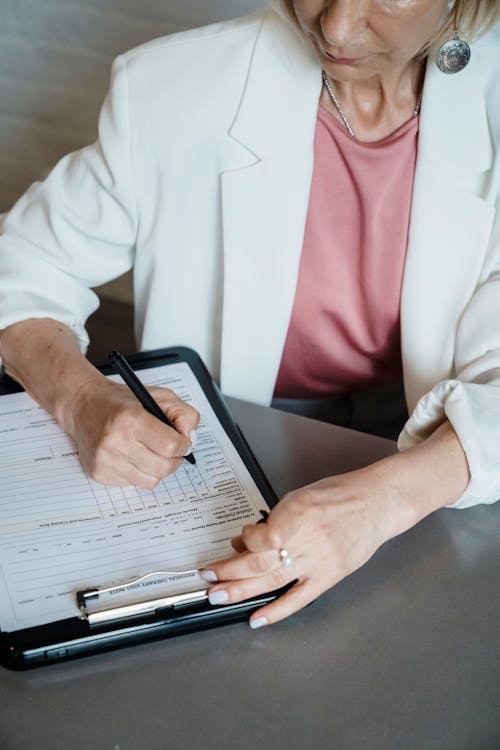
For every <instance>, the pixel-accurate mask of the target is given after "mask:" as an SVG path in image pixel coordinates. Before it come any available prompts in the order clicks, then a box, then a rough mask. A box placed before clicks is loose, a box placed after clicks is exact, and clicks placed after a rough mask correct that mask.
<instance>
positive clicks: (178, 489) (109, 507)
mask: <svg viewBox="0 0 500 750" xmlns="http://www.w3.org/2000/svg"><path fill="white" fill-rule="evenodd" d="M137 374H138V376H139V377H140V378H141V380H142V381H143V382H144V383H145V384H146V385H155V386H165V387H168V388H171V389H172V390H173V391H175V392H176V393H177V395H178V396H180V397H181V398H182V399H184V400H185V401H187V402H188V403H190V404H192V405H193V406H194V407H195V408H196V409H197V410H198V411H199V412H200V414H201V420H200V425H199V428H198V430H197V443H198V444H197V448H196V451H195V456H196V466H192V465H191V464H189V463H188V462H186V461H184V463H183V466H182V467H181V468H180V469H179V470H178V471H177V472H176V473H175V474H173V475H171V476H169V477H167V478H166V479H164V480H162V481H161V482H160V483H159V485H158V486H157V487H156V489H155V490H153V491H149V490H142V489H139V488H137V487H111V486H107V485H101V484H98V483H97V482H94V481H93V480H92V479H90V478H89V477H88V476H87V475H86V474H85V472H84V471H83V469H82V467H81V465H80V462H79V458H78V453H77V450H76V447H75V445H74V443H73V442H72V440H71V439H70V438H69V437H68V436H67V435H66V434H65V433H63V432H62V431H61V430H60V429H59V427H58V426H57V424H56V423H55V421H54V419H52V417H50V415H49V414H47V412H45V411H44V410H43V409H41V408H40V407H39V406H38V405H37V404H36V403H35V402H34V401H33V400H32V399H31V398H30V397H29V396H28V395H27V394H26V393H15V394H10V395H5V396H0V628H1V630H3V631H13V630H19V629H22V628H27V627H31V626H35V625H41V624H44V623H48V622H53V621H56V620H61V619H65V618H68V617H75V616H78V615H79V610H78V608H77V606H76V603H75V592H76V591H77V590H80V589H85V588H89V587H101V588H102V587H107V586H113V585H117V584H122V583H124V582H126V581H129V580H131V579H132V578H136V577H139V576H141V575H144V574H146V573H149V572H151V571H153V570H162V571H169V570H174V571H175V570H185V569H192V568H201V567H203V566H205V565H206V564H207V563H209V562H210V561H214V560H216V559H220V558H222V557H225V556H228V555H230V554H232V552H233V550H232V547H231V545H230V539H231V538H232V537H234V536H236V535H237V534H239V533H240V531H241V528H242V526H243V525H244V524H246V523H252V522H255V521H257V520H258V519H260V518H261V515H260V510H261V509H267V504H266V502H265V500H264V499H263V497H262V495H261V493H260V491H259V490H258V488H257V486H256V485H255V483H254V481H253V479H252V478H251V476H250V474H249V472H248V470H247V468H246V467H245V465H244V464H243V462H242V460H241V458H240V457H239V455H238V453H237V451H236V449H235V448H234V446H233V445H232V443H231V441H230V440H229V438H228V437H227V435H226V433H225V431H224V430H223V428H222V427H221V425H220V423H219V420H218V419H217V416H216V415H215V413H214V411H213V409H212V407H211V405H210V404H209V402H208V400H207V398H206V396H205V394H204V393H203V390H202V388H201V386H200V385H199V383H198V381H197V380H196V378H195V376H194V375H193V373H192V371H191V369H190V367H189V365H187V364H186V363H178V364H171V365H163V366H160V367H154V368H151V369H146V370H139V371H137ZM110 377H111V378H112V379H114V380H120V379H119V378H118V376H110ZM180 585H182V590H185V589H186V580H185V579H183V578H181V580H180V581H175V580H174V581H170V580H168V579H162V580H161V581H159V582H157V583H154V584H153V585H151V582H149V581H148V582H147V583H145V584H144V587H143V588H144V590H145V591H146V592H147V594H148V596H155V595H156V593H157V592H156V590H154V591H153V590H152V589H155V588H156V587H162V588H161V591H162V592H163V591H167V592H169V591H170V590H172V591H178V590H179V586H180ZM204 585H205V584H204V583H203V581H202V580H201V578H199V576H197V575H196V576H192V577H191V578H190V580H189V587H190V588H192V589H193V588H203V587H204ZM138 588H139V589H141V586H139V587H138ZM138 593H139V598H140V597H141V595H142V593H141V591H139V592H138Z"/></svg>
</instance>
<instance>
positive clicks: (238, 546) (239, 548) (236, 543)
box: [231, 534, 246, 552]
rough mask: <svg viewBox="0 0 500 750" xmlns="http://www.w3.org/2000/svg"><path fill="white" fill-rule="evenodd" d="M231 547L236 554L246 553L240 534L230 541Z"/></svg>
mask: <svg viewBox="0 0 500 750" xmlns="http://www.w3.org/2000/svg"><path fill="white" fill-rule="evenodd" d="M231 547H232V548H233V549H234V550H236V552H245V551H246V547H245V543H244V541H243V539H242V537H241V534H240V536H235V537H234V539H231Z"/></svg>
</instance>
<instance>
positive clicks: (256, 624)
mask: <svg viewBox="0 0 500 750" xmlns="http://www.w3.org/2000/svg"><path fill="white" fill-rule="evenodd" d="M264 625H269V623H268V621H267V617H256V618H255V620H250V627H251V628H253V630H257V628H262V627H264Z"/></svg>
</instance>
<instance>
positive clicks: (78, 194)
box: [0, 58, 137, 351]
mask: <svg viewBox="0 0 500 750" xmlns="http://www.w3.org/2000/svg"><path fill="white" fill-rule="evenodd" d="M130 141H131V136H130V120H129V100H128V84H127V71H126V64H125V62H124V60H123V58H118V59H117V60H116V61H115V63H114V65H113V68H112V76H111V86H110V90H109V93H108V95H107V98H106V100H105V102H104V104H103V107H102V110H101V113H100V117H99V134H98V140H97V141H96V142H95V143H94V144H93V145H91V146H88V147H86V148H83V149H82V150H80V151H77V152H75V153H72V154H69V155H68V156H66V157H64V158H63V159H62V160H61V161H60V162H59V163H58V164H57V165H56V166H55V168H54V169H53V170H52V172H51V173H50V175H49V176H48V177H47V179H46V180H45V181H43V182H38V183H34V184H33V185H32V186H31V187H30V188H29V189H28V191H27V192H26V193H25V194H24V195H23V196H22V197H21V198H20V199H19V200H18V202H17V203H16V204H15V205H14V207H13V208H12V210H11V211H10V213H8V214H7V215H6V216H5V218H4V221H3V222H2V223H1V228H0V329H1V328H5V327H7V326H9V325H12V324H14V323H17V322H20V321H21V320H25V319H27V318H45V317H48V318H54V319H56V320H58V321H60V322H62V323H65V324H66V325H68V326H69V327H71V328H72V329H73V330H74V331H75V333H76V335H77V337H78V339H79V341H80V345H81V347H82V350H84V351H85V349H86V347H87V345H88V337H87V334H86V331H85V327H84V326H85V321H86V319H87V318H88V316H89V315H90V314H91V313H92V312H94V310H95V309H96V308H97V307H98V304H99V303H98V298H97V295H96V294H95V293H94V292H92V291H91V287H93V286H97V285H99V284H102V283H105V282H106V281H110V280H111V279H113V278H116V277H117V276H119V275H120V274H122V273H124V272H125V271H127V270H128V269H129V268H131V266H132V264H133V255H134V248H135V237H136V229H137V216H136V206H135V199H134V189H133V177H132V166H131V158H130V154H131V148H130Z"/></svg>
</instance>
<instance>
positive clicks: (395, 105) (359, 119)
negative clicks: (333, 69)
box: [321, 60, 425, 141]
mask: <svg viewBox="0 0 500 750" xmlns="http://www.w3.org/2000/svg"><path fill="white" fill-rule="evenodd" d="M424 73H425V60H412V61H411V62H410V63H408V64H407V65H405V66H404V67H401V68H399V69H394V70H391V71H390V72H389V73H388V74H384V75H379V74H374V75H373V76H372V77H370V78H367V79H363V80H359V81H357V80H353V81H341V80H336V79H334V78H330V80H331V82H332V83H333V85H334V87H335V91H336V93H337V97H338V99H339V101H340V102H341V105H342V108H343V110H344V112H345V114H346V116H347V118H348V120H349V122H350V124H351V126H352V129H353V130H354V132H355V133H356V137H357V138H358V139H360V140H365V141H375V140H379V139H380V138H384V137H385V136H387V135H389V134H390V133H392V132H394V130H397V128H398V127H400V126H401V125H402V124H403V123H404V122H406V121H407V120H409V119H410V118H411V117H412V115H413V113H414V111H415V107H416V105H417V102H418V100H419V97H420V92H421V90H422V85H423V77H424ZM321 102H322V104H323V105H324V106H326V107H327V108H328V109H330V111H332V112H334V114H335V115H336V116H339V115H338V112H337V111H336V109H335V107H334V105H333V103H332V101H331V99H330V96H329V94H328V93H327V92H326V91H325V90H324V91H323V94H322V99H321Z"/></svg>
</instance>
